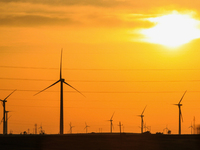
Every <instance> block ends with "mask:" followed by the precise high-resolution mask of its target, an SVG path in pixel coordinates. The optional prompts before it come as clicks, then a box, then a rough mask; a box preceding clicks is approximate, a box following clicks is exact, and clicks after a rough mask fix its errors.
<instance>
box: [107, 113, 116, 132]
mask: <svg viewBox="0 0 200 150" xmlns="http://www.w3.org/2000/svg"><path fill="white" fill-rule="evenodd" d="M114 114H115V112H114V113H113V115H112V116H111V118H110V120H108V121H110V133H112V128H113V123H112V122H113V120H112V118H113V116H114Z"/></svg>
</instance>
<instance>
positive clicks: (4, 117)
mask: <svg viewBox="0 0 200 150" xmlns="http://www.w3.org/2000/svg"><path fill="white" fill-rule="evenodd" d="M15 91H16V90H14V91H13V92H12V93H14V92H15ZM12 93H10V94H9V95H8V96H7V97H6V98H5V99H4V100H1V99H0V101H2V105H3V134H7V132H6V102H7V98H8V97H9V96H10V95H11V94H12Z"/></svg>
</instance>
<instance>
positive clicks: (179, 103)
mask: <svg viewBox="0 0 200 150" xmlns="http://www.w3.org/2000/svg"><path fill="white" fill-rule="evenodd" d="M186 92H187V90H186V91H185V92H184V94H183V96H182V97H181V100H180V101H179V104H180V103H181V101H182V100H183V97H184V96H185V93H186Z"/></svg>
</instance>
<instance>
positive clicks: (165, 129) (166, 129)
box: [163, 126, 169, 134]
mask: <svg viewBox="0 0 200 150" xmlns="http://www.w3.org/2000/svg"><path fill="white" fill-rule="evenodd" d="M165 131H166V134H167V133H168V131H169V129H168V128H167V126H166V128H164V129H163V134H164V132H165Z"/></svg>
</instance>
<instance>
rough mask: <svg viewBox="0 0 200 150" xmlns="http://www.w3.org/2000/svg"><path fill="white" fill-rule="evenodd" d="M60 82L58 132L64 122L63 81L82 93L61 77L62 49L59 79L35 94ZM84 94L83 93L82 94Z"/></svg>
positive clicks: (61, 131) (61, 130)
mask: <svg viewBox="0 0 200 150" xmlns="http://www.w3.org/2000/svg"><path fill="white" fill-rule="evenodd" d="M59 82H60V134H63V132H64V126H63V124H64V122H63V83H64V84H66V85H68V86H69V87H71V88H72V89H74V90H76V91H77V92H78V93H80V94H81V95H83V94H82V93H81V92H80V91H78V90H77V89H75V88H74V87H73V86H71V85H70V84H69V83H67V82H65V79H63V78H62V50H61V59H60V79H59V80H58V81H56V82H55V83H53V84H52V85H50V86H48V87H47V88H45V89H43V90H42V91H40V92H38V93H36V94H35V95H37V94H39V93H41V92H43V91H45V90H46V89H48V88H50V87H52V86H54V85H55V84H57V83H59ZM83 96H84V95H83Z"/></svg>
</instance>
